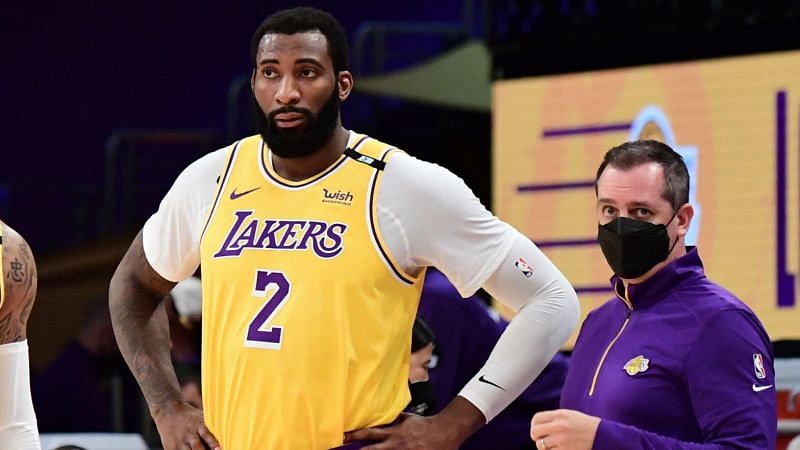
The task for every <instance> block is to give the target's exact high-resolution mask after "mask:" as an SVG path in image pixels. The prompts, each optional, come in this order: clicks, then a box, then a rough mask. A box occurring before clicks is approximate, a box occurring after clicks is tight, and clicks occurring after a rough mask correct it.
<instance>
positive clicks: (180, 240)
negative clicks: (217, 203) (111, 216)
mask: <svg viewBox="0 0 800 450" xmlns="http://www.w3.org/2000/svg"><path fill="white" fill-rule="evenodd" d="M229 148H230V147H226V148H223V149H221V150H217V151H215V152H212V153H209V154H207V155H205V156H203V157H202V158H200V159H198V160H197V161H195V162H193V163H192V164H190V165H189V166H188V167H187V168H186V169H184V170H183V172H181V174H180V175H178V178H177V179H176V180H175V183H174V184H173V185H172V187H171V188H170V190H169V192H167V195H165V196H164V199H163V200H161V204H160V205H159V207H158V211H157V212H156V213H155V214H153V215H152V216H150V218H149V219H148V220H147V222H146V223H145V224H144V229H143V232H142V242H143V246H144V254H145V256H146V257H147V262H148V263H150V265H151V266H152V267H153V269H154V270H155V271H156V272H157V273H158V274H159V275H161V276H162V277H163V278H165V279H167V280H169V281H174V282H178V281H181V280H185V279H186V278H188V277H190V276H191V275H192V274H193V273H194V272H195V271H196V270H197V267H198V266H199V265H200V235H201V234H202V232H203V226H204V225H205V220H206V218H207V217H208V212H209V210H210V209H211V206H212V203H213V201H214V193H215V192H216V188H217V178H218V177H219V176H220V174H221V173H222V170H223V169H224V167H223V165H224V164H225V158H226V157H227V155H228V150H229Z"/></svg>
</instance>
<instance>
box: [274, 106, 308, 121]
mask: <svg viewBox="0 0 800 450" xmlns="http://www.w3.org/2000/svg"><path fill="white" fill-rule="evenodd" d="M285 113H298V114H303V115H304V116H306V117H307V118H309V117H313V116H314V115H313V113H312V112H311V110H310V109H308V108H299V107H297V106H282V107H280V108H278V109H274V110H272V111H270V112H269V114H267V118H268V119H269V120H271V121H274V120H275V116H277V115H278V114H285Z"/></svg>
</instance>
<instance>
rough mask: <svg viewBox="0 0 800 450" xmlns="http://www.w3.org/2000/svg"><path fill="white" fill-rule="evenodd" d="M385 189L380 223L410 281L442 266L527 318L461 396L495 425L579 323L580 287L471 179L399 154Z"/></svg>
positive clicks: (455, 279) (459, 283) (453, 278)
mask: <svg viewBox="0 0 800 450" xmlns="http://www.w3.org/2000/svg"><path fill="white" fill-rule="evenodd" d="M385 170H386V173H385V174H384V178H383V181H382V184H381V187H380V191H379V192H378V204H377V207H378V224H379V226H380V227H381V232H382V234H383V238H384V241H385V242H386V245H387V247H389V251H390V252H391V253H392V256H393V257H394V260H395V261H397V262H398V264H399V265H400V266H401V268H402V269H403V270H404V271H406V272H407V273H409V274H416V273H418V272H419V270H420V268H422V267H425V266H434V267H436V268H437V269H439V270H440V271H442V272H443V273H444V274H445V275H446V276H447V278H448V279H450V282H451V283H453V284H454V285H455V287H456V288H457V289H458V291H459V293H460V294H461V295H462V296H464V297H467V296H469V295H472V294H473V293H474V292H475V291H476V290H477V289H478V288H479V287H481V286H483V287H485V288H486V290H487V291H488V292H489V293H491V294H492V295H493V296H494V297H495V298H496V299H497V300H498V301H499V302H501V303H503V304H505V305H507V306H509V307H511V308H512V309H513V310H515V311H518V313H517V315H516V316H515V317H514V318H513V319H512V320H511V323H510V324H509V326H508V328H506V330H505V332H504V333H503V335H502V336H501V337H500V340H499V341H498V342H497V344H496V345H495V348H494V350H493V351H492V354H491V355H490V356H489V359H488V360H487V362H486V364H485V365H484V366H483V368H481V370H480V372H478V373H477V374H475V376H474V377H473V378H472V380H471V381H470V382H469V383H467V385H466V386H465V387H464V389H463V390H462V391H461V392H460V393H459V395H460V396H462V397H464V398H466V399H467V400H469V401H470V402H471V403H472V404H473V405H475V406H476V407H477V408H478V409H480V410H481V412H483V414H484V416H485V417H486V419H487V420H491V419H492V418H493V417H495V416H496V415H497V414H499V413H500V412H501V411H502V410H503V409H504V408H505V407H506V406H508V404H510V403H511V401H513V400H514V399H515V398H516V397H517V396H519V394H520V393H521V392H522V391H523V390H524V389H525V388H526V387H528V386H529V385H530V384H531V382H532V381H533V380H534V379H535V378H536V377H537V376H538V375H539V373H541V371H542V370H543V369H544V367H545V366H546V365H547V363H548V362H549V361H550V359H552V357H553V355H555V353H556V352H557V351H558V349H559V348H560V347H561V345H563V344H564V341H566V339H567V338H568V337H569V335H570V333H572V331H573V330H574V329H575V326H576V325H577V322H578V316H579V305H578V298H577V295H576V294H575V290H574V289H573V288H572V286H571V285H570V283H569V282H568V281H567V279H566V278H565V277H564V275H563V274H561V272H560V271H559V270H558V268H556V266H555V265H554V264H553V263H552V262H551V261H550V260H549V259H548V258H547V256H545V255H544V253H542V252H541V251H540V250H539V249H538V248H537V247H536V245H534V243H533V242H531V241H530V239H528V238H526V237H525V236H523V235H522V234H520V233H519V232H517V231H516V230H515V229H514V228H513V227H511V226H510V225H508V224H506V223H504V222H502V221H501V220H499V219H498V218H497V217H495V216H493V215H492V214H491V213H490V212H489V211H487V210H486V208H485V207H484V206H483V205H481V203H480V201H478V199H477V198H476V197H475V196H474V195H473V194H472V192H471V191H470V190H469V188H467V187H466V185H465V184H464V183H463V181H462V180H461V179H459V178H458V177H456V176H455V175H453V174H452V173H451V172H449V171H447V170H446V169H444V168H442V167H440V166H437V165H434V164H430V163H426V162H423V161H420V160H418V159H416V158H413V157H411V156H408V155H406V154H398V155H395V156H393V157H392V158H391V159H390V160H389V163H388V164H387V165H386V169H385Z"/></svg>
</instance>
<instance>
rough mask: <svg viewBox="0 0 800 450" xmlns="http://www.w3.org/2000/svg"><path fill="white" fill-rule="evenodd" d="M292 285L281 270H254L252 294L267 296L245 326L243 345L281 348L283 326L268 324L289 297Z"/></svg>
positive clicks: (261, 296) (260, 296)
mask: <svg viewBox="0 0 800 450" xmlns="http://www.w3.org/2000/svg"><path fill="white" fill-rule="evenodd" d="M291 290H292V285H291V283H289V280H288V279H286V275H284V274H283V272H277V271H276V272H270V271H266V270H257V271H256V283H255V287H254V288H253V296H254V297H259V298H266V297H268V298H267V302H266V303H264V306H263V307H262V308H261V310H260V311H259V312H258V314H256V316H255V317H254V318H253V320H252V321H250V326H249V327H248V328H247V336H246V337H245V339H244V346H245V347H254V348H267V349H273V350H277V349H280V348H281V340H282V338H283V327H281V326H277V325H276V326H269V323H270V321H272V319H273V318H274V317H275V315H276V314H278V311H280V309H281V307H283V304H284V303H286V300H288V299H289V293H290V292H291Z"/></svg>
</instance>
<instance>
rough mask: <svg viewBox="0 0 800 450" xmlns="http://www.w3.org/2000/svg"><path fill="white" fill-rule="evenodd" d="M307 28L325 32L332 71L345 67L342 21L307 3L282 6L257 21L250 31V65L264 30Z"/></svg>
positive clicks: (292, 31)
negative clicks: (299, 5)
mask: <svg viewBox="0 0 800 450" xmlns="http://www.w3.org/2000/svg"><path fill="white" fill-rule="evenodd" d="M307 31H319V32H320V33H322V34H323V35H324V36H325V39H326V40H327V41H328V54H329V55H330V57H331V61H333V70H334V71H336V73H338V72H341V71H343V70H347V67H348V58H349V55H348V53H349V50H348V48H347V35H346V34H345V32H344V28H343V27H342V24H341V23H339V21H338V20H336V18H335V17H333V16H332V15H331V14H329V13H327V12H325V11H322V10H320V9H317V8H311V7H307V6H301V7H298V8H291V9H282V10H280V11H277V12H275V13H273V14H271V15H270V16H269V17H267V18H266V19H264V21H263V22H261V25H259V26H258V28H257V29H256V32H255V33H253V40H252V41H251V43H250V53H251V57H252V63H253V67H256V65H257V64H256V58H257V57H258V44H259V42H261V38H263V37H264V35H265V34H295V33H303V32H307Z"/></svg>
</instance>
